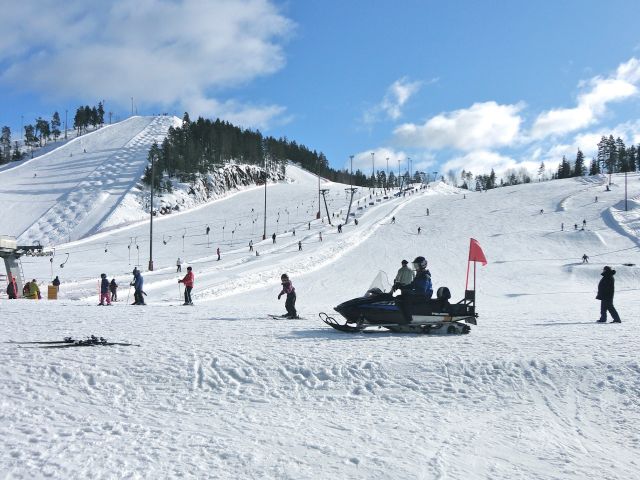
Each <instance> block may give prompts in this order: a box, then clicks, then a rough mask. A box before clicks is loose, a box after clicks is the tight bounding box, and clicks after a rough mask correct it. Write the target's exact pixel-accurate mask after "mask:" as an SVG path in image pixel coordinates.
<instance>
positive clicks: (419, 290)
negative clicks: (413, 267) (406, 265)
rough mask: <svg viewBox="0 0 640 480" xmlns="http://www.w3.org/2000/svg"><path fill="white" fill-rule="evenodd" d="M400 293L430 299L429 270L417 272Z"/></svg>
mask: <svg viewBox="0 0 640 480" xmlns="http://www.w3.org/2000/svg"><path fill="white" fill-rule="evenodd" d="M402 292H403V293H405V292H406V293H408V294H410V295H424V296H426V297H427V298H431V296H432V295H433V287H432V285H431V273H430V272H429V270H419V271H418V272H417V273H416V278H414V279H413V281H412V282H411V283H410V284H409V285H407V286H406V287H405V288H403V289H402Z"/></svg>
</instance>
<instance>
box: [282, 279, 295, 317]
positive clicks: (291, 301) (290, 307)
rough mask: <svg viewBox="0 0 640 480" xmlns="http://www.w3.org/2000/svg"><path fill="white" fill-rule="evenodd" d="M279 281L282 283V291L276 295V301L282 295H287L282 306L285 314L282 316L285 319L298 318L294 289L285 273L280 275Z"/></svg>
mask: <svg viewBox="0 0 640 480" xmlns="http://www.w3.org/2000/svg"><path fill="white" fill-rule="evenodd" d="M280 281H281V282H282V291H281V292H280V293H279V294H278V300H280V297H282V295H285V294H286V295H287V300H286V302H285V304H284V306H285V308H286V309H287V313H286V314H284V315H282V316H283V317H285V318H298V312H296V289H295V288H294V287H293V283H291V280H289V276H288V275H287V274H286V273H283V274H282V276H281V277H280Z"/></svg>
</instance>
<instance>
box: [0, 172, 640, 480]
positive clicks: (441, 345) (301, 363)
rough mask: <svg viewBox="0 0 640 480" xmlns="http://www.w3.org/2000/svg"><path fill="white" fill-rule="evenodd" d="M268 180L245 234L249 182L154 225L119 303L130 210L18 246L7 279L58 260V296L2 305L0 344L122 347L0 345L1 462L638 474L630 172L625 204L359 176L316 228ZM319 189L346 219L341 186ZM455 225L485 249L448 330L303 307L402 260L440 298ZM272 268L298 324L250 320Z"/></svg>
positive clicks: (616, 198) (30, 471)
mask: <svg viewBox="0 0 640 480" xmlns="http://www.w3.org/2000/svg"><path fill="white" fill-rule="evenodd" d="M288 175H289V177H290V178H291V180H292V181H291V183H284V182H283V183H278V184H270V185H269V186H268V187H267V214H268V215H267V217H268V220H267V228H266V232H267V236H268V239H267V240H266V241H262V240H261V236H262V230H263V226H262V221H263V220H262V205H263V201H264V188H262V187H256V188H253V189H247V190H245V191H241V192H238V193H236V194H234V195H232V196H229V197H227V198H224V199H220V200H216V201H214V202H211V203H208V204H206V205H203V206H201V207H199V208H197V209H194V210H192V211H188V212H181V213H178V214H175V215H170V216H168V217H165V218H160V219H158V220H157V221H154V239H155V240H154V245H153V257H154V261H155V264H156V269H155V270H154V271H153V272H145V273H144V276H145V291H147V293H148V294H149V296H148V297H147V301H148V303H149V305H148V306H147V307H133V306H129V305H127V304H126V303H127V302H126V301H125V300H127V283H128V281H129V280H130V271H131V269H132V268H133V266H134V265H135V264H138V265H141V266H142V267H143V271H144V270H146V269H145V268H144V267H145V266H146V262H147V261H148V257H149V255H148V254H149V244H148V224H145V223H141V224H135V225H129V226H127V227H123V228H119V229H114V230H111V231H108V232H102V233H99V234H97V235H92V236H89V237H87V238H85V239H82V240H79V241H74V242H72V243H70V244H67V245H62V246H58V247H56V255H55V257H53V259H54V261H53V262H50V261H49V259H48V258H46V257H42V258H25V259H24V260H23V264H24V269H25V273H26V275H27V276H29V277H36V278H39V279H47V278H49V277H50V276H51V275H52V274H53V275H60V278H61V280H62V282H63V284H62V287H61V299H60V300H59V301H57V302H54V301H44V300H43V301H39V302H37V301H7V300H0V311H1V312H2V317H3V321H2V323H1V325H2V326H1V327H0V341H2V342H7V341H9V340H10V339H12V340H23V341H25V340H31V341H35V340H49V339H61V338H62V337H64V336H66V335H73V336H76V337H82V336H86V335H89V334H96V335H102V336H105V337H107V338H108V339H110V340H130V341H132V342H134V343H139V344H140V345H141V346H140V347H92V348H75V349H73V348H72V349H60V350H57V349H53V350H51V349H40V348H26V347H30V345H21V346H18V345H15V344H11V343H2V344H0V419H1V420H2V421H0V472H1V473H2V474H3V476H5V477H7V478H44V477H49V478H82V477H87V476H90V477H92V478H173V477H178V476H182V477H187V478H295V479H299V478H309V479H311V478H313V479H317V478H332V479H333V478H403V479H405V478H407V479H409V478H420V479H424V478H428V479H431V478H434V479H435V478H454V479H475V478H478V479H481V478H482V479H483V478H498V479H514V478H522V479H550V478H554V479H555V478H562V479H584V478H598V479H618V478H619V479H627V478H635V477H636V476H637V472H638V471H640V468H639V466H640V465H639V460H638V453H640V434H639V433H638V432H639V430H638V425H639V424H640V401H639V400H638V399H639V398H640V395H639V394H640V363H639V361H638V359H637V351H638V347H639V343H638V340H637V338H636V336H635V335H634V333H635V331H636V330H637V327H638V319H637V317H636V316H635V313H636V312H637V311H638V307H640V301H639V300H638V280H639V276H640V269H638V266H637V264H638V263H639V262H638V260H639V259H638V236H637V231H638V230H637V226H638V224H640V210H638V198H639V197H640V182H639V178H638V176H636V175H633V176H630V177H629V192H630V197H631V198H632V199H633V201H631V202H630V203H629V207H630V210H629V211H627V212H624V211H623V205H622V204H621V198H622V195H623V185H622V184H621V182H622V178H621V177H620V178H618V177H614V182H615V184H614V185H613V186H612V188H611V190H612V191H611V192H605V191H604V184H603V181H604V179H603V178H597V179H578V180H575V179H571V180H562V181H553V182H544V183H541V184H529V185H523V186H516V187H507V188H501V189H496V190H493V191H489V192H486V193H475V192H466V198H464V197H463V195H462V192H458V191H457V190H455V189H452V188H450V187H447V186H446V185H443V184H431V186H430V188H429V189H428V190H423V191H420V192H417V193H415V194H412V195H407V196H405V197H401V198H389V199H383V195H382V194H380V195H372V196H371V198H369V196H368V193H369V192H365V191H361V192H359V193H358V194H359V197H358V200H359V206H361V207H364V206H365V205H366V208H363V209H362V210H356V211H357V214H358V219H359V225H358V226H355V225H353V224H352V223H349V224H348V225H346V226H345V227H344V228H343V232H344V233H342V234H338V233H337V231H336V228H335V226H329V225H328V220H327V218H326V217H325V218H323V221H324V223H323V221H320V220H311V219H312V218H313V217H314V213H315V211H316V209H317V202H318V198H317V179H316V178H315V177H313V176H312V175H310V174H308V173H306V172H304V171H302V170H299V169H297V168H295V167H289V168H288ZM323 188H328V189H329V190H330V192H329V198H328V202H329V209H330V212H336V213H337V212H341V213H342V215H344V213H345V211H346V207H345V205H346V202H347V200H348V199H347V198H346V195H345V191H344V188H345V186H344V185H339V184H333V183H330V182H324V183H323ZM595 196H598V202H595V201H594V200H595ZM378 200H380V201H378ZM370 202H371V203H373V205H369V203H370ZM427 208H429V211H430V215H429V216H427V215H426V209H427ZM541 209H543V210H544V213H543V214H541V213H540V210H541ZM393 216H395V217H396V222H395V224H391V218H392V217H393ZM583 219H584V220H586V224H587V225H586V229H585V230H580V228H581V226H582V220H583ZM333 220H334V222H335V221H338V220H337V219H336V218H334V219H333ZM561 223H564V231H561V228H560V226H561ZM574 224H578V230H574V228H573V225H574ZM207 225H209V226H210V228H211V232H210V234H209V236H208V237H207V235H206V230H205V229H206V226H207ZM418 226H420V227H422V233H421V234H420V235H418V233H417V228H418ZM294 228H295V230H296V234H295V236H294V235H293V232H292V230H293V229H294ZM274 232H277V241H276V243H275V244H274V243H273V242H272V241H271V238H270V235H271V234H272V233H274ZM320 233H322V241H320V235H319V234H320ZM470 237H474V238H476V239H478V241H479V242H480V244H481V245H482V247H483V249H484V251H485V253H486V255H487V257H488V260H489V262H490V263H489V265H488V266H486V267H478V272H477V279H478V293H477V299H478V312H479V313H480V318H479V322H478V326H476V327H472V331H471V333H470V334H469V335H466V336H459V337H457V336H450V337H446V336H445V337H432V336H419V335H394V334H390V333H384V332H381V333H371V334H356V335H350V334H344V333H341V332H337V331H335V330H332V329H330V328H329V327H326V326H325V325H324V324H323V323H321V322H320V321H319V320H318V319H317V313H318V312H320V311H326V312H331V311H332V307H333V306H335V305H337V304H338V303H340V302H341V301H344V300H345V299H348V298H351V297H354V296H357V295H360V294H362V293H363V292H364V291H365V290H366V289H367V287H368V285H369V283H370V281H371V280H372V279H373V277H374V276H375V275H376V274H377V273H378V271H379V270H383V271H386V272H387V274H388V275H389V277H390V278H391V277H393V275H395V271H396V269H397V268H399V267H400V260H401V259H402V258H407V259H408V260H412V259H413V257H415V256H417V255H419V254H423V255H425V256H426V257H427V258H428V260H429V268H430V270H431V272H432V274H433V278H434V284H435V286H436V287H438V286H442V285H447V286H448V287H449V288H450V289H451V291H452V294H453V297H454V299H455V298H460V297H461V296H462V293H463V289H464V278H465V273H466V261H465V260H466V258H467V257H466V256H467V252H468V250H467V249H468V245H469V238H470ZM249 240H253V242H254V245H255V248H256V249H257V250H258V251H259V253H260V255H259V256H255V255H254V254H253V253H252V252H249V251H248V246H247V244H248V242H249ZM298 241H301V242H302V247H303V249H302V251H298V244H297V242H298ZM165 242H166V244H165ZM183 242H184V243H183ZM183 245H184V246H183ZM136 246H137V247H139V248H136ZM218 247H219V248H220V249H221V254H222V259H221V260H220V261H218V260H217V256H216V254H215V250H216V248H218ZM105 250H107V251H106V252H105ZM67 253H69V256H68V261H67V263H66V264H65V267H64V268H62V269H61V268H60V267H59V264H60V263H61V262H62V261H63V260H65V259H66V258H67V255H66V254H67ZM583 253H587V254H588V255H589V256H590V263H589V264H582V263H581V260H580V257H581V256H582V254H583ZM138 254H139V256H140V258H139V259H138ZM178 256H181V257H182V258H183V259H184V260H185V261H186V263H185V266H186V265H192V266H193V268H194V271H195V274H196V287H195V289H194V301H195V303H196V306H195V307H181V306H179V304H180V303H181V302H180V293H181V292H180V291H179V287H178V284H177V278H179V275H177V274H176V272H175V266H174V265H175V260H176V258H177V257H178ZM605 264H608V265H612V266H613V267H614V268H615V269H616V270H617V275H616V279H617V283H616V287H617V292H616V305H617V307H618V311H619V312H620V314H621V316H622V320H623V323H622V324H620V325H598V324H595V323H594V321H595V320H596V319H597V317H598V308H599V305H598V302H597V301H596V300H595V299H594V297H595V291H596V286H597V282H598V281H599V279H600V275H599V274H600V272H601V270H602V266H603V265H605ZM624 264H634V265H632V266H625V265H624ZM102 272H105V273H107V274H108V275H109V278H111V277H115V278H116V279H117V280H118V282H119V283H120V285H121V288H120V293H119V296H120V301H119V302H117V304H116V305H115V306H112V307H104V308H98V307H95V303H96V302H97V293H96V286H97V280H98V278H99V275H100V273H102ZM283 272H287V273H289V275H290V277H291V278H292V280H293V283H294V285H295V287H296V291H297V293H298V310H299V311H300V314H301V315H302V316H303V319H302V320H297V321H286V320H273V319H270V318H268V317H267V315H266V314H268V313H275V314H277V313H280V312H283V311H284V305H283V303H284V301H283V300H281V301H278V300H277V298H276V297H277V294H278V292H279V276H280V274H281V273H283ZM129 300H131V298H129ZM0 476H2V475H0Z"/></svg>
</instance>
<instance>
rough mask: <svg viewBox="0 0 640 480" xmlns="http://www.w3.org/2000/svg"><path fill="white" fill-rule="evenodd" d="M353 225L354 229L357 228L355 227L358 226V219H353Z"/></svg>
mask: <svg viewBox="0 0 640 480" xmlns="http://www.w3.org/2000/svg"><path fill="white" fill-rule="evenodd" d="M353 223H355V225H356V227H357V226H358V219H357V218H354V219H353Z"/></svg>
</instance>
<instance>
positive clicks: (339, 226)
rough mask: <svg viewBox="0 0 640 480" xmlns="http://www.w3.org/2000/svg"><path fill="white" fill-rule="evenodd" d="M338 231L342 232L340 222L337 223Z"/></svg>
mask: <svg viewBox="0 0 640 480" xmlns="http://www.w3.org/2000/svg"><path fill="white" fill-rule="evenodd" d="M338 233H342V224H341V223H339V224H338Z"/></svg>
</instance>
